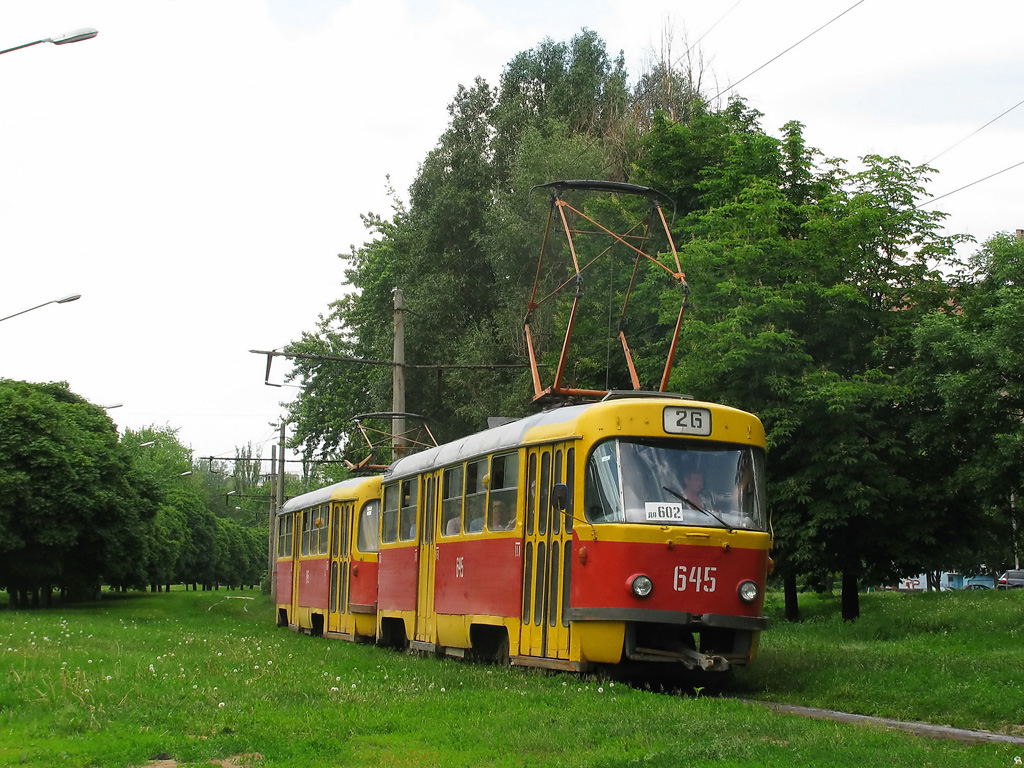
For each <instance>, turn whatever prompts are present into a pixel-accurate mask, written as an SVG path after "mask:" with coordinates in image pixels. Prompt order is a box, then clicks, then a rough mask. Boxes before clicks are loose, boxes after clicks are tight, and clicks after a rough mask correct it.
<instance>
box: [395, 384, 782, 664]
mask: <svg viewBox="0 0 1024 768" xmlns="http://www.w3.org/2000/svg"><path fill="white" fill-rule="evenodd" d="M764 466H765V436H764V429H763V427H762V425H761V422H760V421H759V420H758V419H757V418H756V417H755V416H753V415H751V414H748V413H745V412H742V411H739V410H736V409H733V408H729V407H726V406H722V405H716V404H713V403H707V402H700V401H695V400H690V399H686V398H683V397H680V396H675V395H668V394H665V393H650V394H647V395H644V394H642V393H637V392H632V391H631V392H622V393H615V392H613V393H609V395H608V396H607V397H606V398H605V399H604V400H602V401H600V402H596V403H588V404H583V405H571V406H565V407H562V408H557V409H553V410H550V411H546V412H543V413H539V414H536V415H533V416H530V417H527V418H525V419H521V420H519V421H515V422H511V423H509V424H506V425H503V426H500V427H496V428H494V429H490V430H487V431H485V432H481V433H478V434H475V435H472V436H469V437H466V438H463V439H461V440H456V441H454V442H451V443H447V444H444V445H441V446H439V447H436V448H432V449H429V450H425V451H423V452H421V453H418V454H414V455H411V456H408V457H405V458H402V459H400V460H399V461H397V462H395V463H394V464H393V465H392V466H391V467H390V468H389V469H388V470H387V472H386V473H385V476H384V479H383V494H382V496H383V507H382V510H381V536H380V552H379V564H378V567H379V572H378V609H377V637H378V640H379V641H380V642H382V643H384V644H388V645H395V646H400V645H408V646H409V647H411V648H413V649H416V650H420V651H426V652H433V653H436V654H439V655H441V654H447V655H452V656H467V655H468V656H471V657H481V658H490V659H495V660H498V661H500V662H506V661H507V662H510V663H512V664H518V665H524V666H537V667H548V668H554V669H568V670H577V671H585V670H588V669H591V668H593V667H594V666H595V665H599V664H620V663H628V662H636V663H641V664H658V663H666V662H671V663H674V664H681V665H682V666H683V667H685V668H687V669H702V670H706V671H711V672H721V671H725V670H728V669H729V668H731V667H733V666H743V665H746V664H747V663H749V662H750V661H751V659H752V658H753V657H754V655H755V653H756V650H757V642H758V637H759V634H760V632H761V631H762V630H764V629H766V628H767V626H768V619H767V618H766V617H765V616H763V615H762V613H763V612H762V608H763V603H764V585H765V579H766V576H767V573H768V571H769V568H770V567H771V560H770V557H769V549H770V547H771V536H770V534H769V533H768V531H767V530H766V524H765V496H764Z"/></svg>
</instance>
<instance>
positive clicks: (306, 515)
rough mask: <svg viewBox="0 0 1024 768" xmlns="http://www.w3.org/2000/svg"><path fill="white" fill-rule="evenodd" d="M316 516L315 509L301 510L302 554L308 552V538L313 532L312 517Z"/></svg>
mask: <svg viewBox="0 0 1024 768" xmlns="http://www.w3.org/2000/svg"><path fill="white" fill-rule="evenodd" d="M315 516H316V509H305V510H303V511H302V554H303V555H308V554H309V538H310V535H311V534H312V532H313V518H314V517H315Z"/></svg>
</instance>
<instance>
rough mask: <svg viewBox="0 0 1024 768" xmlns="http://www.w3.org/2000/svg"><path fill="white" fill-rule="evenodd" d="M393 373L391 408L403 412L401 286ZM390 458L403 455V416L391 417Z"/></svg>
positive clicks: (396, 303) (403, 345)
mask: <svg viewBox="0 0 1024 768" xmlns="http://www.w3.org/2000/svg"><path fill="white" fill-rule="evenodd" d="M394 363H395V365H394V367H393V371H394V374H393V376H392V381H391V410H392V411H393V412H394V413H405V296H404V294H403V293H402V289H401V288H395V351H394ZM391 432H392V435H393V437H392V438H391V441H392V442H391V453H392V459H393V460H394V459H400V458H402V456H404V455H405V417H404V416H392V417H391Z"/></svg>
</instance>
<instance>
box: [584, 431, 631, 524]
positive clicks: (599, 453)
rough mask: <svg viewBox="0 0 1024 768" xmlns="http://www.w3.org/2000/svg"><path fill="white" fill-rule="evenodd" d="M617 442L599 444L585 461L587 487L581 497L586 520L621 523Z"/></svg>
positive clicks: (610, 441)
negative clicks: (585, 511)
mask: <svg viewBox="0 0 1024 768" xmlns="http://www.w3.org/2000/svg"><path fill="white" fill-rule="evenodd" d="M618 445H619V444H618V441H616V440H609V441H608V442H604V443H601V444H600V445H599V446H597V448H595V449H594V452H593V453H592V454H591V456H590V461H589V462H587V487H586V492H585V496H584V500H585V501H586V505H587V520H589V521H590V522H592V523H621V522H622V500H621V498H620V494H619V488H620V487H621V483H620V482H619V457H618V450H617V448H618Z"/></svg>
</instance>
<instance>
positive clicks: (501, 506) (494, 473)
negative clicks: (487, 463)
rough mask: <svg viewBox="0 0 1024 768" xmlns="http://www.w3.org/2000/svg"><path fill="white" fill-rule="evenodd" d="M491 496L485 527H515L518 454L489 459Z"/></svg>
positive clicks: (501, 528)
mask: <svg viewBox="0 0 1024 768" xmlns="http://www.w3.org/2000/svg"><path fill="white" fill-rule="evenodd" d="M490 486H491V497H490V501H489V506H488V509H487V529H488V530H490V531H511V530H512V529H513V528H515V527H516V506H517V502H518V498H519V487H518V486H519V454H516V453H506V454H505V455H503V456H495V457H494V458H493V459H491V482H490Z"/></svg>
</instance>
